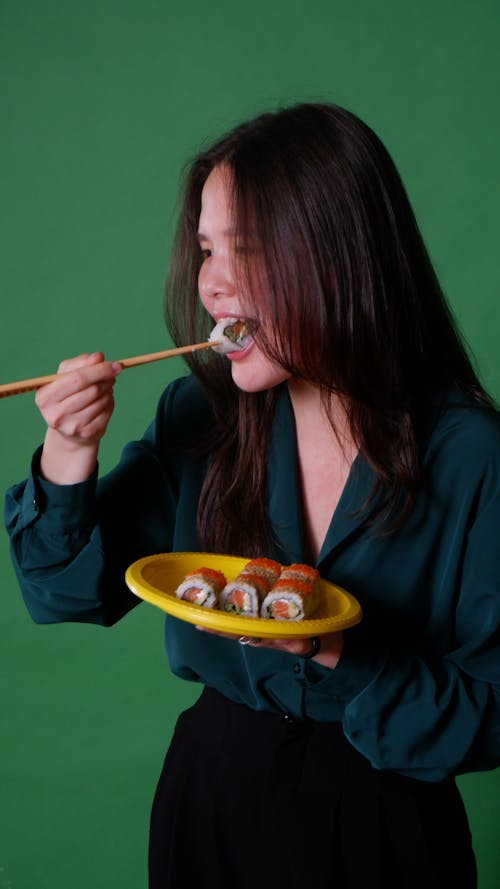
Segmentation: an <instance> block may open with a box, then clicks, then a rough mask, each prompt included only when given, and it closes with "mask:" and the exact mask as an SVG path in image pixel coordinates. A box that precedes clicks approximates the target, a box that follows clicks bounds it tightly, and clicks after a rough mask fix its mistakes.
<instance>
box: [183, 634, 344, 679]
mask: <svg viewBox="0 0 500 889" xmlns="http://www.w3.org/2000/svg"><path fill="white" fill-rule="evenodd" d="M196 629H197V630H200V631H201V632H204V633H212V634H213V635H214V636H223V637H224V638H225V639H234V640H235V641H237V642H239V640H240V639H241V636H236V635H233V634H232V633H220V632H219V631H218V630H209V629H207V628H206V627H201V626H197V627H196ZM248 638H249V641H248V642H247V643H246V644H248V645H251V646H252V647H253V648H274V649H276V650H277V651H287V652H288V653H289V654H296V655H298V656H299V657H303V656H304V655H305V654H307V652H308V651H310V649H311V639H309V638H307V639H252V638H251V637H248ZM320 638H321V645H320V650H319V652H318V654H317V655H315V657H314V658H312V660H314V661H316V663H318V664H323V666H325V667H329V668H330V669H331V670H333V669H334V668H335V667H336V666H337V664H338V662H339V660H340V657H341V654H342V649H343V647H344V636H343V634H342V633H327V634H326V635H324V636H321V637H320Z"/></svg>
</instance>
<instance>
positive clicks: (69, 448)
mask: <svg viewBox="0 0 500 889" xmlns="http://www.w3.org/2000/svg"><path fill="white" fill-rule="evenodd" d="M98 451H99V445H98V443H95V442H92V443H91V444H88V445H82V444H79V445H75V443H73V442H71V441H69V440H68V439H67V438H66V437H65V436H64V435H62V434H61V433H60V432H58V431H57V429H52V428H50V427H49V428H48V429H47V432H46V435H45V441H44V444H43V449H42V454H41V458H40V473H41V475H42V476H43V478H44V479H46V481H48V482H51V483H52V484H54V485H76V484H79V483H80V482H85V481H87V479H89V478H90V476H91V475H92V474H93V472H94V471H95V468H96V465H97V454H98Z"/></svg>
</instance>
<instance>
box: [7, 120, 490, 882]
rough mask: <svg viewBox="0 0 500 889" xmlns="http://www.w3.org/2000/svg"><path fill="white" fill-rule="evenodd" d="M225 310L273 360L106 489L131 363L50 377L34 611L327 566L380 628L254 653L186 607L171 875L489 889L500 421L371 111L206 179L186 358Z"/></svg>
mask: <svg viewBox="0 0 500 889" xmlns="http://www.w3.org/2000/svg"><path fill="white" fill-rule="evenodd" d="M223 317H236V318H241V319H245V320H248V321H249V322H251V326H252V329H253V335H252V338H251V340H250V342H249V343H248V345H247V346H246V348H245V349H243V350H242V351H238V352H236V351H235V352H233V353H230V354H229V355H228V356H227V357H225V356H220V355H216V354H215V353H210V354H207V353H203V355H201V353H197V354H196V355H193V357H192V358H190V359H189V363H190V366H191V370H192V375H190V376H188V377H185V378H183V379H180V380H177V381H175V382H174V383H172V384H171V385H170V386H169V387H168V388H167V389H166V391H165V393H164V394H163V396H162V398H161V400H160V403H159V406H158V411H157V415H156V418H155V421H154V422H153V424H152V425H151V427H150V428H149V429H148V431H147V432H146V434H145V436H144V438H143V440H142V441H141V442H133V443H131V444H129V445H128V446H127V447H126V448H125V450H124V452H123V455H122V458H121V460H120V463H119V465H118V466H117V468H116V469H115V470H114V471H113V472H112V473H110V474H109V475H108V476H107V477H105V478H103V479H102V480H100V481H99V482H97V480H96V465H97V453H98V447H99V442H100V440H101V438H102V436H103V434H104V432H105V430H106V427H107V423H108V421H109V418H110V416H111V413H112V410H113V395H112V392H113V385H114V382H115V378H116V375H117V373H119V370H120V368H119V366H117V365H114V364H111V363H110V362H107V361H105V360H104V357H103V356H102V354H100V353H95V354H92V355H84V356H79V357H78V358H75V359H72V360H70V361H67V362H63V364H62V365H61V366H60V370H62V371H67V372H68V373H67V374H66V375H65V376H64V377H62V378H61V379H59V380H57V381H56V382H54V383H52V384H51V385H50V386H47V387H45V388H44V389H42V390H40V391H39V393H38V396H37V403H38V406H39V408H40V410H41V412H42V414H43V416H44V418H45V420H46V422H47V424H48V429H47V433H46V438H45V442H44V445H43V448H42V449H41V450H40V451H39V452H37V454H36V455H35V458H34V463H33V468H32V472H31V475H30V478H29V479H28V480H27V482H24V483H22V484H20V485H17V486H16V487H14V488H13V489H12V490H11V491H10V492H9V494H8V501H7V524H8V528H9V532H10V534H11V537H12V552H13V558H14V561H15V564H16V567H17V571H18V576H19V579H20V583H21V586H22V588H23V592H24V595H25V599H26V602H27V605H28V608H29V609H30V612H31V614H32V616H33V618H34V620H36V621H38V622H41V623H43V622H53V621H60V620H77V621H88V622H94V623H104V624H110V623H113V622H114V621H116V620H118V619H119V618H120V617H122V616H123V615H124V614H125V613H126V612H127V611H128V610H130V609H131V608H132V607H133V605H134V604H136V600H135V599H134V598H133V597H132V596H131V595H130V594H129V593H128V591H127V590H126V588H125V586H124V582H123V574H124V570H125V568H126V567H127V565H128V564H130V563H131V562H132V561H134V560H135V559H137V558H139V557H141V556H145V555H147V554H152V553H155V552H164V551H169V550H174V551H175V550H178V551H185V550H193V551H198V550H205V551H209V552H226V553H233V554H238V555H245V556H248V557H250V556H254V555H266V556H269V557H272V558H275V559H278V560H279V561H281V562H283V563H290V562H293V561H308V562H310V563H313V564H315V565H316V566H317V567H318V569H319V570H320V572H321V574H322V575H323V576H324V577H325V578H327V579H330V580H332V581H334V582H336V583H338V584H340V585H342V586H344V587H346V588H347V589H349V590H351V591H352V592H353V593H354V594H355V595H356V596H357V598H358V599H359V600H360V602H361V604H362V607H363V614H364V618H363V621H362V623H361V624H360V625H359V627H357V628H354V629H351V630H349V631H346V633H345V634H344V635H342V634H338V633H337V634H330V635H329V636H324V637H322V638H321V639H320V640H297V641H292V642H290V641H284V640H275V641H271V642H266V641H260V642H256V643H253V644H250V645H240V644H238V640H236V639H235V638H232V637H229V636H227V637H223V636H221V635H220V634H212V633H207V632H204V633H201V632H197V631H196V628H194V627H192V626H190V625H189V624H187V623H183V622H181V621H178V620H175V619H172V618H167V620H166V630H165V632H166V637H165V638H166V648H167V653H168V658H169V662H170V666H171V669H172V670H173V671H174V673H176V674H177V675H178V676H181V677H184V678H186V679H187V680H190V681H195V682H200V683H203V684H204V686H205V689H204V691H203V693H202V695H201V697H200V699H199V701H198V702H197V704H196V705H195V706H194V707H193V708H191V709H190V710H189V711H187V712H186V713H184V714H181V716H180V718H179V721H178V724H177V727H176V731H175V734H174V738H173V740H172V744H171V746H170V749H169V751H168V753H167V758H166V761H165V766H164V769H163V771H162V775H161V777H160V781H159V784H158V789H157V793H156V796H155V801H154V805H153V812H152V819H151V834H150V886H151V887H152V889H160V887H175V889H182V887H191V886H193V885H197V884H202V885H214V886H215V885H216V886H218V887H229V886H231V887H233V886H237V887H247V886H254V885H255V883H256V881H260V883H261V884H262V883H263V884H264V885H266V886H267V885H271V884H272V885H287V886H303V885H308V886H314V887H315V889H323V887H325V889H326V887H335V889H337V887H342V889H345V887H355V889H358V887H359V889H375V887H380V889H382V887H383V889H390V887H397V889H403V887H416V886H419V887H421V886H422V885H425V886H426V887H429V889H430V887H449V886H454V887H463V889H471V887H474V886H475V885H476V876H475V863H474V856H473V853H472V849H471V841H470V833H469V829H468V825H467V820H466V816H465V813H464V810H463V805H462V802H461V800H460V797H459V795H458V791H457V789H456V786H455V783H454V776H455V775H456V774H458V773H460V772H465V771H470V770H475V769H487V768H492V767H494V766H495V765H497V764H498V761H499V751H498V741H497V738H498V729H499V721H500V720H499V709H498V697H497V696H496V692H498V683H499V666H498V645H497V641H496V640H498V626H499V622H500V621H499V617H500V616H499V602H500V597H499V596H498V592H499V571H498V564H499V552H498V532H497V529H498V522H499V518H500V472H499V470H500V422H499V418H498V415H497V413H496V412H495V410H494V408H493V406H492V404H491V401H490V399H489V398H488V396H487V394H486V393H485V392H484V390H483V388H482V387H481V384H480V383H479V381H478V379H477V377H476V375H475V373H474V370H473V369H472V366H471V363H470V361H469V359H468V357H467V355H466V352H465V350H464V348H463V346H462V344H461V342H460V339H459V337H458V335H457V332H456V330H455V328H454V325H453V322H452V319H451V317H450V313H449V311H448V309H447V306H446V303H445V300H444V298H443V295H442V293H441V290H440V288H439V284H438V282H437V280H436V277H435V274H434V272H433V269H432V266H431V263H430V261H429V258H428V255H427V253H426V250H425V247H424V245H423V243H422V239H421V237H420V234H419V231H418V228H417V225H416V222H415V219H414V216H413V213H412V211H411V208H410V205H409V202H408V199H407V197H406V194H405V191H404V188H403V186H402V184H401V181H400V179H399V176H398V174H397V172H396V170H395V168H394V165H393V163H392V161H391V160H390V158H389V156H388V154H387V152H386V150H385V149H384V147H383V146H382V145H381V143H380V141H379V140H378V139H377V137H376V136H375V135H374V134H373V132H372V131H371V130H370V129H369V128H368V127H367V126H366V125H364V124H363V123H362V122H361V121H359V120H358V119H357V118H356V117H355V116H354V115H352V114H350V113H349V112H347V111H345V110H343V109H341V108H338V107H336V106H334V105H328V104H305V105H299V106H295V107H292V108H288V109H283V110H281V111H278V112H277V113H275V114H266V115H263V116H261V117H259V118H257V119H256V120H254V121H250V122H249V123H246V124H243V125H242V126H240V127H238V128H236V129H235V130H234V131H233V132H231V133H229V134H228V135H227V136H225V137H224V138H222V139H221V140H220V141H218V142H217V143H216V144H215V145H214V146H213V147H212V148H211V149H209V150H208V151H206V152H203V153H202V154H201V155H200V156H199V157H198V158H196V159H195V161H194V162H193V164H192V165H191V168H190V171H189V174H188V177H187V181H186V185H185V192H184V202H183V209H182V213H181V218H180V221H179V228H178V233H177V237H176V241H175V244H174V249H173V254H172V261H171V267H170V273H169V277H168V282H167V321H168V325H169V329H170V331H171V333H172V336H173V338H174V341H177V342H183V343H184V342H198V341H199V340H201V339H203V338H206V337H207V336H208V333H209V331H210V329H211V327H213V324H214V321H215V322H217V321H218V320H219V319H221V318H223ZM125 505H127V508H126V509H125ZM131 506H132V509H131V508H130V507H131ZM131 516H132V521H131ZM240 641H242V642H246V641H247V640H245V639H243V640H240ZM495 684H496V685H495ZM495 687H496V692H495Z"/></svg>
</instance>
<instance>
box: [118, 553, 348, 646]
mask: <svg viewBox="0 0 500 889" xmlns="http://www.w3.org/2000/svg"><path fill="white" fill-rule="evenodd" d="M247 562H248V559H241V558H236V557H234V556H224V555H214V554H208V553H161V554H159V555H156V556H147V557H146V558H144V559H139V560H138V561H137V562H134V563H133V564H132V565H130V567H129V568H127V571H126V574H125V581H126V583H127V586H128V587H129V588H130V589H131V590H132V592H133V593H135V595H136V596H139V598H140V599H144V600H145V601H146V602H150V603H151V604H152V605H156V606H157V607H158V608H161V610H162V611H166V612H167V614H171V615H173V617H178V618H180V620H185V621H187V622H188V623H191V624H198V625H199V626H203V627H207V629H210V630H219V631H220V632H222V633H234V634H236V635H238V636H240V635H243V636H256V637H261V638H263V637H266V638H268V639H284V638H289V637H294V638H297V639H300V638H306V637H310V636H323V635H324V634H325V633H333V632H334V631H336V630H345V629H347V628H348V627H353V626H354V625H355V624H357V623H359V621H360V620H361V607H360V605H359V602H358V601H357V600H356V599H355V598H354V596H351V594H350V593H348V592H346V590H344V589H342V587H339V586H335V584H333V583H329V582H328V581H327V580H321V581H320V585H319V587H320V603H319V606H318V608H317V610H316V612H315V617H314V620H301V621H278V620H270V619H267V618H262V617H242V616H241V615H238V614H231V613H228V612H225V611H218V610H216V609H210V608H201V607H200V606H199V605H193V604H192V603H191V602H186V601H184V600H183V599H178V598H177V596H176V595H175V590H176V589H177V587H178V586H179V584H180V583H181V582H182V581H183V580H184V577H185V576H186V574H188V572H189V571H194V570H195V569H197V568H202V567H205V568H214V569H215V570H217V571H222V573H223V574H225V576H226V578H227V580H228V581H229V580H233V578H234V577H236V575H237V574H238V573H239V572H240V571H241V569H242V568H243V566H244V565H246V563H247Z"/></svg>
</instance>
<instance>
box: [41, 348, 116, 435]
mask: <svg viewBox="0 0 500 889" xmlns="http://www.w3.org/2000/svg"><path fill="white" fill-rule="evenodd" d="M120 371H121V365H120V364H116V363H113V362H110V361H105V360H104V355H103V354H102V352H94V353H92V354H91V355H79V356H77V357H75V358H70V359H66V360H65V361H62V362H61V364H60V365H59V373H60V376H59V377H58V379H57V380H54V382H52V383H49V384H48V385H47V386H43V387H42V388H41V389H39V390H38V392H37V394H36V403H37V406H38V408H39V410H40V412H41V414H42V416H43V418H44V420H45V421H46V423H47V425H48V426H49V427H50V428H52V429H55V430H57V432H59V433H61V435H64V436H65V437H67V438H69V439H72V440H74V441H75V442H82V443H85V444H87V443H88V442H89V441H94V440H99V439H100V438H102V436H103V435H104V432H105V431H106V427H107V424H108V422H109V419H110V417H111V414H112V412H113V408H114V397H113V386H114V383H115V380H116V377H117V375H118V373H120Z"/></svg>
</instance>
